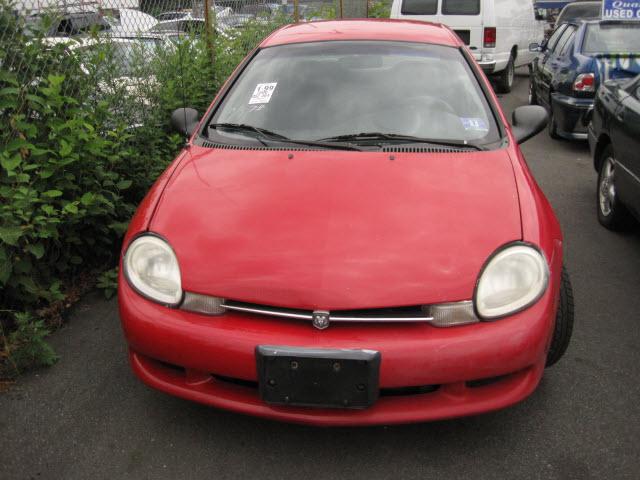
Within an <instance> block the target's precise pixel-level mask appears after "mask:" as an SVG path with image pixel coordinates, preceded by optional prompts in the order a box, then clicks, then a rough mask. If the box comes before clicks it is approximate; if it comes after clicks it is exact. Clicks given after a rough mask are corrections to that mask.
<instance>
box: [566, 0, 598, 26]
mask: <svg viewBox="0 0 640 480" xmlns="http://www.w3.org/2000/svg"><path fill="white" fill-rule="evenodd" d="M601 15H602V3H601V2H593V3H591V2H590V3H584V4H580V3H574V4H572V5H567V6H566V7H565V8H564V9H563V10H562V12H560V16H559V17H558V21H557V23H558V24H560V23H564V22H574V21H576V20H579V19H590V18H600V16H601Z"/></svg>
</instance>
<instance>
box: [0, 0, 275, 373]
mask: <svg viewBox="0 0 640 480" xmlns="http://www.w3.org/2000/svg"><path fill="white" fill-rule="evenodd" d="M13 10H14V6H13V5H11V4H7V3H6V0H0V35H1V37H0V42H1V43H0V124H1V125H2V126H3V127H2V129H0V304H1V305H2V310H1V311H0V329H1V330H0V331H1V332H2V335H1V336H0V375H4V376H11V375H14V374H16V373H18V372H20V371H22V370H24V369H25V368H29V367H32V366H38V365H48V364H51V363H52V362H53V361H55V354H54V353H53V351H52V350H51V349H50V347H49V346H48V345H47V344H46V341H45V337H46V335H47V333H48V332H49V330H50V329H51V328H53V327H55V326H56V325H57V323H58V318H57V317H58V316H59V314H60V312H61V311H63V310H64V309H65V308H67V307H68V306H69V304H70V303H72V300H73V299H76V298H77V297H78V296H79V295H78V293H79V292H81V291H82V290H83V288H86V285H88V284H90V283H91V282H90V281H88V280H87V279H91V278H93V279H94V282H95V279H97V277H99V279H98V285H99V286H100V287H102V288H103V289H105V291H106V293H111V294H112V293H113V288H114V286H115V280H116V270H113V268H114V266H115V265H116V263H117V258H118V252H119V248H120V243H121V241H122V236H123V234H124V232H125V230H126V228H127V224H128V221H129V219H130V218H131V216H132V214H133V213H134V211H135V208H136V206H137V204H138V203H139V202H140V200H141V199H142V197H143V196H144V194H145V193H146V192H147V190H148V189H149V187H150V186H151V184H152V183H153V182H154V181H155V179H156V178H157V176H158V175H159V174H160V173H161V172H162V171H163V170H164V169H165V168H166V166H167V165H168V164H169V162H170V161H171V160H172V159H173V158H174V156H175V155H176V153H177V152H178V150H179V149H180V147H181V145H182V144H183V142H184V139H182V138H180V136H179V135H177V134H175V133H172V132H171V131H170V128H169V124H168V120H169V118H170V113H171V111H173V110H174V109H175V108H178V107H181V106H184V105H187V106H191V107H194V108H196V109H198V110H199V111H200V112H201V113H202V112H204V111H205V109H206V108H207V106H208V105H209V103H210V102H211V100H212V99H213V97H214V95H215V93H216V92H217V91H218V89H219V88H220V85H221V84H222V83H223V82H224V80H225V79H226V78H227V77H228V76H229V74H230V73H231V72H232V71H233V69H234V68H235V67H236V65H237V64H238V63H239V62H240V61H241V60H242V58H243V57H244V56H245V55H246V53H247V52H248V51H250V50H251V49H252V48H254V47H255V45H256V43H257V42H258V41H259V40H260V39H262V38H263V37H265V36H266V35H267V34H268V33H270V31H272V30H273V29H274V28H276V27H277V26H279V24H280V23H284V22H285V21H286V20H285V19H282V20H281V21H272V22H252V23H250V24H248V25H247V26H246V28H244V29H242V33H241V34H240V35H239V36H237V37H234V38H222V37H217V38H216V39H215V41H213V42H212V43H213V44H214V45H215V51H214V52H212V51H211V50H210V49H209V48H207V46H208V45H210V44H211V43H209V42H206V41H205V40H203V39H196V38H185V39H184V40H181V41H179V42H177V44H176V47H175V48H167V49H163V50H160V51H159V52H158V54H157V58H156V59H155V60H154V61H152V62H149V61H144V62H143V61H141V62H140V64H139V65H136V68H137V67H139V68H140V69H143V70H145V71H144V72H143V73H142V74H141V75H140V77H141V78H145V79H147V80H148V81H146V82H142V83H141V85H139V86H138V88H137V90H136V91H135V92H134V93H131V92H130V91H128V90H127V89H126V88H123V87H122V85H121V83H120V84H119V82H118V78H117V69H116V68H115V66H116V64H117V58H114V55H113V50H112V48H111V47H112V46H111V45H110V42H109V40H108V39H101V38H99V37H97V36H96V35H94V37H93V38H94V41H95V42H97V43H99V48H98V47H96V48H93V49H92V50H91V54H90V55H87V56H84V57H83V58H82V60H81V61H80V60H79V59H78V58H76V57H75V56H74V55H69V54H68V52H65V47H64V46H63V45H59V44H58V45H51V42H48V41H47V40H46V39H45V38H44V33H43V32H44V30H41V31H30V32H27V31H26V29H25V25H24V21H23V19H22V18H21V17H20V16H17V15H15V14H14V13H13ZM134 124H135V125H136V126H135V127H133V125H134ZM105 271H106V273H103V274H102V275H100V274H101V272H105ZM52 317H53V318H52ZM7 332H8V333H7ZM2 365H4V367H2Z"/></svg>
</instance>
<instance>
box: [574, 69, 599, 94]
mask: <svg viewBox="0 0 640 480" xmlns="http://www.w3.org/2000/svg"><path fill="white" fill-rule="evenodd" d="M573 90H574V91H576V92H595V91H596V76H595V75H594V74H593V73H583V74H581V75H578V78H576V81H575V82H573Z"/></svg>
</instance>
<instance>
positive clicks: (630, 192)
mask: <svg viewBox="0 0 640 480" xmlns="http://www.w3.org/2000/svg"><path fill="white" fill-rule="evenodd" d="M626 91H627V93H628V94H629V95H627V96H626V97H625V98H624V99H623V100H622V102H621V105H620V106H619V107H618V110H617V111H616V113H615V117H616V118H615V120H614V123H615V128H612V131H611V137H612V141H613V148H614V151H615V153H616V161H617V163H618V165H617V167H618V168H616V188H617V190H618V195H619V196H620V199H621V200H622V202H623V203H624V204H625V205H626V206H627V207H629V208H630V209H631V210H633V212H634V213H635V214H636V216H639V217H640V155H638V151H640V79H638V80H636V81H635V82H632V84H631V85H630V86H629V87H627V89H626Z"/></svg>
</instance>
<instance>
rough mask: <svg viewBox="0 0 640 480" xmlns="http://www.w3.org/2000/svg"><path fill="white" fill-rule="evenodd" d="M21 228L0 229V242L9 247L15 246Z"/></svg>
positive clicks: (21, 230) (20, 234)
mask: <svg viewBox="0 0 640 480" xmlns="http://www.w3.org/2000/svg"><path fill="white" fill-rule="evenodd" d="M22 232H23V229H22V227H0V240H2V241H3V242H4V243H8V244H9V245H13V246H16V245H17V244H18V240H19V239H20V237H21V236H22Z"/></svg>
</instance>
